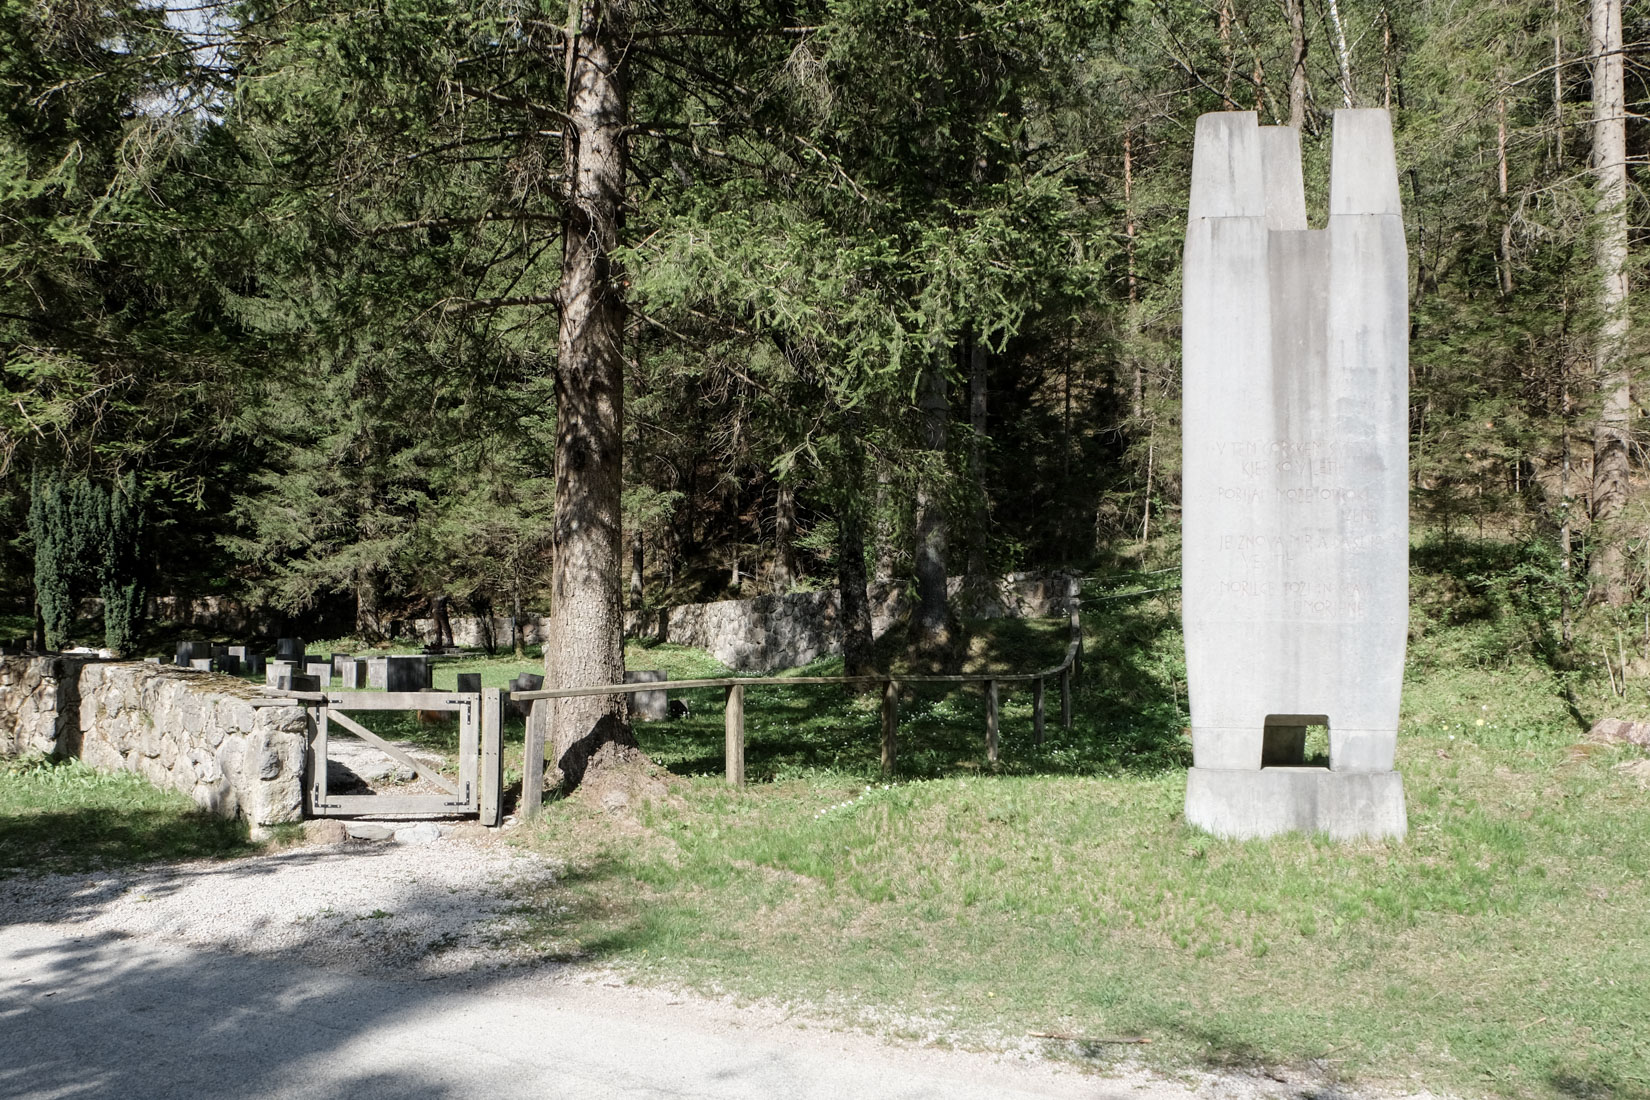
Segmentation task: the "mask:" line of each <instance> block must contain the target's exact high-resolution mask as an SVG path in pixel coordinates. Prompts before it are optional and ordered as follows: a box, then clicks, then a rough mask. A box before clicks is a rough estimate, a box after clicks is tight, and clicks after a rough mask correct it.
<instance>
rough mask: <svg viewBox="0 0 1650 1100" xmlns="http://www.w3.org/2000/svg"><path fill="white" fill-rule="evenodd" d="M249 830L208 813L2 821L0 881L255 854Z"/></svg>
mask: <svg viewBox="0 0 1650 1100" xmlns="http://www.w3.org/2000/svg"><path fill="white" fill-rule="evenodd" d="M257 848H258V846H257V845H255V844H253V843H252V842H251V841H250V840H249V839H248V836H247V829H246V826H245V825H244V824H242V823H241V822H238V821H230V820H227V819H225V818H221V817H217V816H215V815H212V814H206V813H179V812H177V811H175V810H156V809H114V808H109V807H102V806H100V807H95V808H86V809H74V810H44V811H35V812H26V813H21V814H3V815H0V879H4V878H7V877H10V876H12V875H16V874H19V873H48V872H67V871H86V870H93V869H101V868H106V867H114V866H120V865H126V864H135V863H148V862H154V861H160V860H177V859H203V858H213V859H223V858H227V857H230V856H238V855H246V854H249V853H251V852H253V851H256V850H257Z"/></svg>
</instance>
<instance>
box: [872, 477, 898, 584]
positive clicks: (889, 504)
mask: <svg viewBox="0 0 1650 1100" xmlns="http://www.w3.org/2000/svg"><path fill="white" fill-rule="evenodd" d="M876 582H877V584H879V585H885V584H893V583H894V475H893V474H891V473H890V472H889V471H888V468H887V467H886V466H884V467H882V468H880V469H878V470H877V572H876Z"/></svg>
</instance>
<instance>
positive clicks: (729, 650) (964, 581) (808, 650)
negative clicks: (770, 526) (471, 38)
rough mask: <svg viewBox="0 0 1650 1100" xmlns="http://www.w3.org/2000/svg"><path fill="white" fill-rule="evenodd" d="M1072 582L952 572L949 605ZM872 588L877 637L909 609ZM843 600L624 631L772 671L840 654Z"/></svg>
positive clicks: (1034, 599)
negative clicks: (954, 575) (701, 650)
mask: <svg viewBox="0 0 1650 1100" xmlns="http://www.w3.org/2000/svg"><path fill="white" fill-rule="evenodd" d="M1069 581H1070V578H1069V577H1068V576H1067V575H1066V574H1063V573H1046V574H1045V573H1011V574H1009V575H1008V576H1006V577H972V578H963V577H952V578H951V580H950V594H951V598H952V602H953V606H955V607H956V608H957V610H958V612H959V613H960V614H962V615H964V616H965V617H968V618H975V619H995V618H1004V617H1009V618H1037V617H1043V616H1049V615H1061V614H1064V613H1065V611H1066V602H1065V601H1066V592H1067V590H1068V585H1069ZM869 595H870V598H871V630H872V633H874V634H875V635H876V636H877V637H881V636H882V635H883V634H884V633H886V632H887V631H888V630H889V629H891V628H892V627H894V626H895V625H897V624H899V623H900V622H903V621H904V619H905V617H906V616H907V614H909V612H910V601H909V599H908V597H907V596H906V594H905V590H904V588H903V587H902V586H899V585H879V586H874V587H873V588H872V589H871V591H870V593H869ZM841 607H842V600H841V597H840V595H839V594H838V592H837V590H836V589H834V588H824V589H819V590H817V591H813V592H788V593H785V594H784V595H777V594H776V595H767V596H757V597H754V598H752V599H748V600H718V601H715V602H713V603H691V604H678V605H677V606H675V607H667V608H660V609H658V610H655V611H645V612H638V611H632V612H628V613H627V614H626V615H625V634H626V636H628V637H658V638H662V639H663V640H665V641H668V642H674V643H676V644H678V645H687V646H694V647H696V648H698V649H703V650H706V651H707V652H709V653H710V654H711V655H712V656H713V657H715V658H716V659H717V660H718V661H720V662H722V664H724V665H726V666H727V667H729V668H731V669H733V670H735V671H737V672H772V671H774V670H776V669H781V668H796V667H798V666H801V665H805V664H808V663H809V662H810V661H816V660H818V659H819V658H821V657H835V656H840V655H841V653H842V629H841V626H840V619H841ZM450 621H451V624H452V628H453V640H454V642H455V643H457V644H458V645H461V646H483V645H486V644H487V642H488V638H487V637H486V632H487V626H488V624H487V622H486V620H483V619H480V618H477V617H476V616H473V615H454V616H451V619H450ZM548 624H549V617H548V616H540V615H534V614H529V615H523V616H522V619H521V626H522V640H523V641H524V642H525V643H526V644H527V645H537V644H541V643H542V642H543V641H544V638H545V633H546V628H547V627H548ZM411 626H412V629H413V632H414V633H415V634H416V635H417V637H418V638H419V639H420V640H422V641H425V642H434V641H435V620H434V619H414V620H413V621H412V623H411ZM491 629H492V641H493V644H495V645H501V646H508V645H509V644H510V619H509V618H508V617H507V616H495V617H494V618H493V620H492V623H491Z"/></svg>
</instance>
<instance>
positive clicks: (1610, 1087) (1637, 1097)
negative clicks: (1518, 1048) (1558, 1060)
mask: <svg viewBox="0 0 1650 1100" xmlns="http://www.w3.org/2000/svg"><path fill="white" fill-rule="evenodd" d="M1547 1083H1548V1084H1549V1085H1551V1086H1552V1090H1553V1092H1555V1093H1557V1094H1558V1095H1559V1096H1567V1097H1573V1098H1574V1100H1650V1089H1646V1088H1644V1087H1643V1086H1640V1085H1635V1084H1632V1083H1631V1082H1625V1081H1621V1080H1619V1079H1617V1078H1615V1077H1614V1076H1612V1077H1611V1078H1610V1079H1609V1080H1604V1079H1601V1078H1598V1077H1593V1076H1587V1075H1584V1074H1580V1073H1572V1072H1568V1071H1564V1070H1560V1071H1559V1072H1557V1073H1553V1074H1551V1075H1550V1076H1549V1077H1548V1078H1547Z"/></svg>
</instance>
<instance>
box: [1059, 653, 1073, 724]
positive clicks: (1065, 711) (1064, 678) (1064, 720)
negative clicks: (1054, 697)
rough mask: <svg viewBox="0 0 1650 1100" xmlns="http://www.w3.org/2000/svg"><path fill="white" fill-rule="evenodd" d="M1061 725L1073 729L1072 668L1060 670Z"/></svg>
mask: <svg viewBox="0 0 1650 1100" xmlns="http://www.w3.org/2000/svg"><path fill="white" fill-rule="evenodd" d="M1060 725H1061V726H1063V727H1064V728H1066V729H1068V730H1069V729H1070V728H1071V668H1070V667H1069V666H1068V667H1066V668H1063V669H1061V670H1060Z"/></svg>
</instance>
